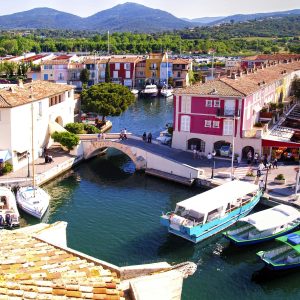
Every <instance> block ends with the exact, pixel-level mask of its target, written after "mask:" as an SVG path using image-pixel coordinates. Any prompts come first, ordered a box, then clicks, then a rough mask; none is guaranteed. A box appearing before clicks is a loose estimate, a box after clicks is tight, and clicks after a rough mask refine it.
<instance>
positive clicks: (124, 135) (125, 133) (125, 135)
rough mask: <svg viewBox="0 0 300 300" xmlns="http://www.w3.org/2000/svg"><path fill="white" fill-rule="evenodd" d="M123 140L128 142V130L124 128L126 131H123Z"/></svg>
mask: <svg viewBox="0 0 300 300" xmlns="http://www.w3.org/2000/svg"><path fill="white" fill-rule="evenodd" d="M123 138H124V139H125V140H127V129H126V128H124V130H123Z"/></svg>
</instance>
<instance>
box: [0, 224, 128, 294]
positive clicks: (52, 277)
mask: <svg viewBox="0 0 300 300" xmlns="http://www.w3.org/2000/svg"><path fill="white" fill-rule="evenodd" d="M0 241H1V247H0V299H7V300H8V299H14V300H17V299H20V300H21V299H44V300H46V299H53V300H54V299H56V300H66V299H107V300H109V299H111V300H113V299H116V300H117V299H124V298H122V297H123V291H121V290H120V289H119V287H118V286H119V282H120V279H119V278H118V276H117V274H116V273H115V272H112V271H110V270H108V269H104V268H103V267H102V266H101V265H100V264H98V263H96V262H93V261H91V260H88V259H84V258H83V257H80V256H79V255H77V254H75V253H72V252H69V251H67V250H64V249H62V248H59V247H56V246H53V245H51V244H48V243H46V242H44V241H41V240H39V239H37V238H34V237H32V236H29V235H27V234H25V233H21V232H12V231H6V230H1V231H0Z"/></svg>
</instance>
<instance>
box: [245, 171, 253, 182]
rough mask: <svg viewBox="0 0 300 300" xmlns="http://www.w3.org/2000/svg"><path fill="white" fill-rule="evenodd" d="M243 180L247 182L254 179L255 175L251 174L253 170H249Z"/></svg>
mask: <svg viewBox="0 0 300 300" xmlns="http://www.w3.org/2000/svg"><path fill="white" fill-rule="evenodd" d="M244 179H245V180H247V181H253V180H254V179H255V175H254V173H253V170H249V171H248V172H247V173H246V175H245V177H244Z"/></svg>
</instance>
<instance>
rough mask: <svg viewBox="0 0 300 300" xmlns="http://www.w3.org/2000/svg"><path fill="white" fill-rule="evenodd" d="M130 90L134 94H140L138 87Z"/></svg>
mask: <svg viewBox="0 0 300 300" xmlns="http://www.w3.org/2000/svg"><path fill="white" fill-rule="evenodd" d="M130 92H131V94H133V95H138V94H139V90H137V89H131V90H130Z"/></svg>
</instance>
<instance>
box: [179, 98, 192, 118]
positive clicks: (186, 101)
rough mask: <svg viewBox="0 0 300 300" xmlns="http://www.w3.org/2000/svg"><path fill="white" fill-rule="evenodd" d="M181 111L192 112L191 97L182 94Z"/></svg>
mask: <svg viewBox="0 0 300 300" xmlns="http://www.w3.org/2000/svg"><path fill="white" fill-rule="evenodd" d="M181 112H183V113H186V114H190V113H191V97H190V96H182V97H181Z"/></svg>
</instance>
